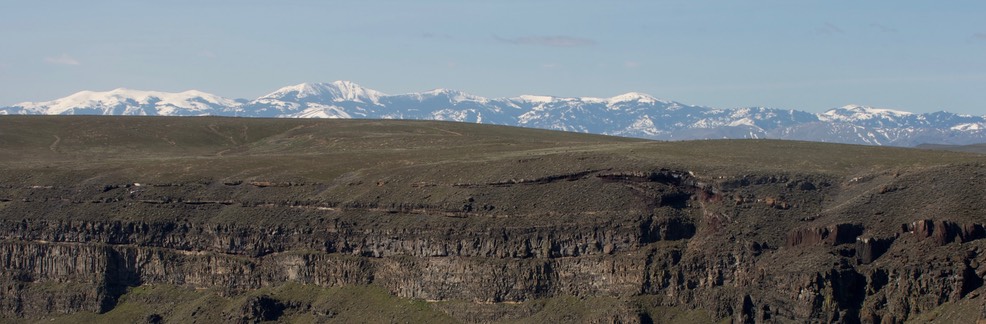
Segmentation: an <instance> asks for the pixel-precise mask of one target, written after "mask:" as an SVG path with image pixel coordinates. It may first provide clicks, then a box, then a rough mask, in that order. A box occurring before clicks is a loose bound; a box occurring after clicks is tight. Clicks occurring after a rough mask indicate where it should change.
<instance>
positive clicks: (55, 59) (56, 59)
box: [45, 54, 82, 65]
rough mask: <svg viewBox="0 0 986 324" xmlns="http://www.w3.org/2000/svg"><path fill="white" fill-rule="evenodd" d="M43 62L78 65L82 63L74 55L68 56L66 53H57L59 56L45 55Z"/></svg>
mask: <svg viewBox="0 0 986 324" xmlns="http://www.w3.org/2000/svg"><path fill="white" fill-rule="evenodd" d="M45 62H46V63H48V64H55V65H79V64H82V63H79V60H77V59H75V58H74V57H71V56H69V55H68V54H62V55H59V56H49V57H46V58H45Z"/></svg>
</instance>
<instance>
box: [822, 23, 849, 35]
mask: <svg viewBox="0 0 986 324" xmlns="http://www.w3.org/2000/svg"><path fill="white" fill-rule="evenodd" d="M815 33H818V34H824V35H831V34H845V33H846V32H845V31H843V30H842V28H839V26H836V25H833V24H832V23H829V22H827V23H825V24H824V25H822V26H821V27H818V28H816V29H815Z"/></svg>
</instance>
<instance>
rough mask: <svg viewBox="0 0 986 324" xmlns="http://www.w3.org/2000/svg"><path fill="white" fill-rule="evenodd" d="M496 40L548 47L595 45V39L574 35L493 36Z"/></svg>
mask: <svg viewBox="0 0 986 324" xmlns="http://www.w3.org/2000/svg"><path fill="white" fill-rule="evenodd" d="M493 37H494V38H496V40H498V41H500V42H504V43H508V44H516V45H537V46H550V47H582V46H593V45H596V41H594V40H591V39H588V38H582V37H574V36H526V37H516V38H503V37H499V36H493Z"/></svg>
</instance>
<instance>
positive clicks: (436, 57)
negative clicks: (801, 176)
mask: <svg viewBox="0 0 986 324" xmlns="http://www.w3.org/2000/svg"><path fill="white" fill-rule="evenodd" d="M5 9H6V10H4V12H2V13H0V18H2V19H0V26H3V28H0V39H2V40H3V42H4V44H5V47H6V48H7V49H8V50H7V51H3V52H0V106H7V105H12V104H16V103H20V102H25V101H32V102H38V101H48V100H54V99H57V98H61V97H65V96H68V95H70V94H73V93H76V92H78V91H83V90H91V91H107V90H111V89H115V88H129V89H138V90H152V91H167V92H180V91H184V90H190V89H195V90H200V91H204V92H209V93H213V94H216V95H220V96H224V97H229V98H243V99H253V98H257V97H260V96H262V95H264V94H267V93H269V92H272V91H274V90H276V89H278V88H280V87H283V86H288V85H293V84H298V83H303V82H331V81H335V80H349V81H353V82H355V83H358V84H360V85H362V86H365V87H367V88H371V89H375V90H379V91H382V92H384V93H388V94H400V93H409V92H419V91H426V90H429V89H434V88H449V89H455V90H460V91H463V92H467V93H471V94H475V95H479V96H484V97H490V98H500V97H514V96H519V95H524V94H529V95H551V96H558V97H580V96H589V97H611V96H615V95H618V94H622V93H627V92H641V93H646V94H650V95H653V96H655V97H658V98H662V99H667V100H673V101H678V102H683V103H687V104H694V105H702V106H710V107H716V108H736V107H748V106H767V107H774V108H783V109H798V110H805V111H810V112H822V111H825V110H827V109H830V108H834V107H840V106H844V105H847V104H859V105H867V106H873V107H881V108H890V109H898V110H905V111H911V112H917V113H921V112H932V111H939V110H946V111H950V112H955V113H962V114H971V115H980V116H981V115H984V114H986V109H984V107H983V106H984V105H983V103H984V102H986V100H984V99H986V59H984V57H986V56H984V55H983V54H986V26H983V25H982V24H981V17H983V16H984V14H986V4H984V3H980V2H976V1H956V2H948V3H927V2H921V1H898V2H893V3H889V4H881V3H849V2H831V1H811V2H800V3H788V2H781V1H761V2H757V3H734V2H729V1H705V2H702V3H677V2H671V1H648V2H639V1H624V2H618V3H605V4H604V5H600V3H591V2H581V1H538V2H520V1H502V2H496V3H486V2H472V1H470V2H450V1H417V2H412V3H404V2H391V1H369V2H358V3H325V2H315V1H284V2H279V3H266V2H262V1H235V2H233V1H215V2H208V3H200V2H196V1H173V2H168V3H132V2H127V1H95V2H86V3H77V2H70V1H51V2H43V3H38V2H29V3H18V4H10V5H7V6H6V8H5Z"/></svg>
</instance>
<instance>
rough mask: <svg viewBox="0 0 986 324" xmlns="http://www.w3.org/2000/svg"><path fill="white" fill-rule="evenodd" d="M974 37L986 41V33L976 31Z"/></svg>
mask: <svg viewBox="0 0 986 324" xmlns="http://www.w3.org/2000/svg"><path fill="white" fill-rule="evenodd" d="M972 38H975V39H977V40H981V41H986V33H975V34H972Z"/></svg>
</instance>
